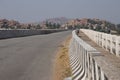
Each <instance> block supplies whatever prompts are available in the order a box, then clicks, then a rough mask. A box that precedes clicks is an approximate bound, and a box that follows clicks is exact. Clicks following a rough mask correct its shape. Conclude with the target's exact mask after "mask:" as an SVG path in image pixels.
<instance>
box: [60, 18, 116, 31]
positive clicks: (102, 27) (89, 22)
mask: <svg viewBox="0 0 120 80" xmlns="http://www.w3.org/2000/svg"><path fill="white" fill-rule="evenodd" d="M62 28H65V29H79V28H86V29H93V30H97V31H101V32H107V31H109V30H116V25H115V24H113V23H111V22H109V21H106V20H100V19H95V18H94V19H89V18H83V19H73V20H70V21H68V22H67V23H65V24H64V25H62Z"/></svg>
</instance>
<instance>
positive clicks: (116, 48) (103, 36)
mask: <svg viewBox="0 0 120 80" xmlns="http://www.w3.org/2000/svg"><path fill="white" fill-rule="evenodd" d="M81 31H82V32H84V33H85V34H86V35H87V36H88V37H89V38H90V39H91V40H93V41H94V42H96V43H97V44H98V45H99V46H101V47H103V48H104V49H106V50H107V51H109V52H110V53H111V54H114V55H116V56H118V57H120V36H117V35H111V34H107V33H103V32H97V31H93V30H88V29H81Z"/></svg>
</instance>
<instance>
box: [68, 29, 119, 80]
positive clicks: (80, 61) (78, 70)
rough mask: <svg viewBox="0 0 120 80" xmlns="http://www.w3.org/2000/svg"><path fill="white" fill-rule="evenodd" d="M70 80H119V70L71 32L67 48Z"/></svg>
mask: <svg viewBox="0 0 120 80" xmlns="http://www.w3.org/2000/svg"><path fill="white" fill-rule="evenodd" d="M69 57H70V65H71V68H72V80H119V79H120V76H119V74H120V71H117V70H120V69H119V68H118V67H115V66H114V65H113V63H111V62H110V61H111V60H110V59H107V58H106V57H105V55H103V54H101V53H100V52H98V51H97V50H96V49H94V48H93V47H91V46H90V45H89V44H87V43H86V42H84V41H83V40H82V39H81V38H79V37H78V36H77V35H76V32H75V31H73V32H72V40H71V43H70V47H69ZM116 63H117V62H116Z"/></svg>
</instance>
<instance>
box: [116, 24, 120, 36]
mask: <svg viewBox="0 0 120 80" xmlns="http://www.w3.org/2000/svg"><path fill="white" fill-rule="evenodd" d="M116 31H117V33H118V34H120V24H117V29H116Z"/></svg>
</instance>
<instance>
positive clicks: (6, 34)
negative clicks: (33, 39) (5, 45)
mask: <svg viewBox="0 0 120 80" xmlns="http://www.w3.org/2000/svg"><path fill="white" fill-rule="evenodd" d="M60 31H64V30H57V29H53V30H27V29H25V30H24V29H23V30H0V39H6V38H15V37H24V36H32V35H40V34H49V33H54V32H60Z"/></svg>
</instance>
